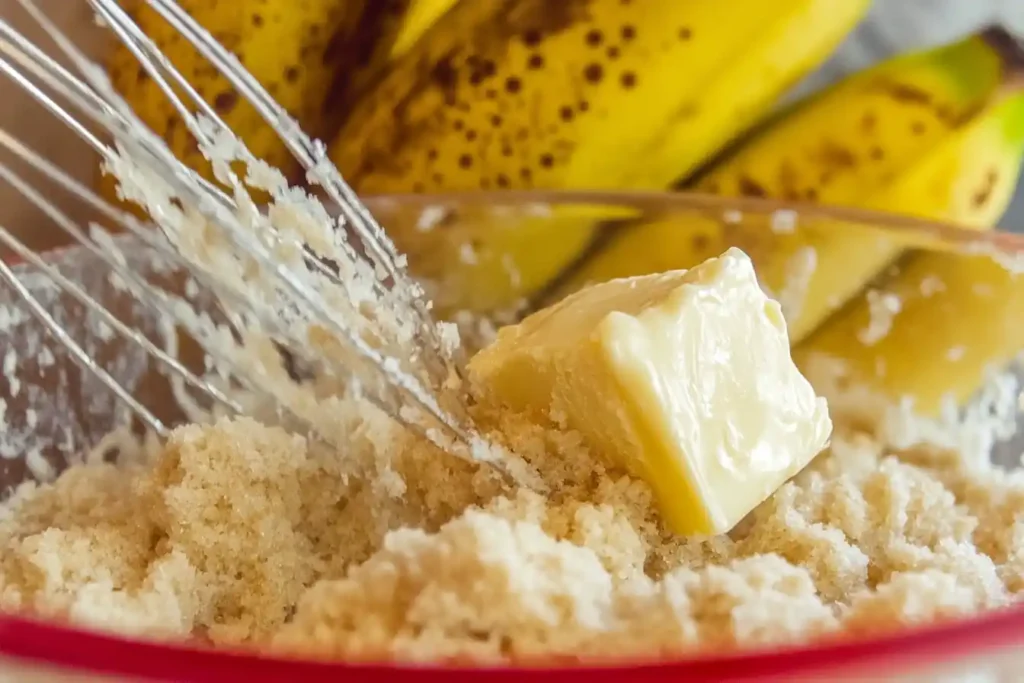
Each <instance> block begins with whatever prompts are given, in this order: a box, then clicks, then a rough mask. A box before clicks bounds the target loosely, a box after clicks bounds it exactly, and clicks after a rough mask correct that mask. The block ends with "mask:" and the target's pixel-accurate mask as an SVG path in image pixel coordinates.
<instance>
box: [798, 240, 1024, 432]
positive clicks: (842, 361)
mask: <svg viewBox="0 0 1024 683" xmlns="http://www.w3.org/2000/svg"><path fill="white" fill-rule="evenodd" d="M874 291H876V292H878V293H879V296H876V297H871V298H867V297H865V298H860V297H858V298H857V299H855V300H853V301H851V302H850V303H849V304H848V305H847V307H845V308H844V309H842V310H841V311H839V313H837V314H836V315H835V316H833V318H831V319H829V320H828V321H827V322H826V323H825V324H824V325H823V326H822V327H820V328H819V329H818V330H816V331H815V332H814V333H813V334H812V335H811V336H810V337H808V338H807V339H806V340H805V341H804V342H803V343H802V344H800V345H799V346H797V347H796V348H795V349H794V350H793V357H794V359H795V360H796V362H797V364H798V365H799V366H800V368H801V370H803V371H804V373H805V374H806V375H807V377H808V379H810V380H811V382H812V383H813V384H814V385H815V387H817V388H818V390H819V391H821V392H823V393H824V394H825V395H826V396H827V397H828V398H829V399H830V400H835V401H836V402H837V405H842V400H841V399H842V396H841V395H840V394H837V393H834V392H843V393H846V392H849V391H850V389H851V387H856V388H863V389H867V390H869V392H870V393H869V394H868V395H874V396H877V397H879V398H883V399H889V400H891V401H896V400H899V399H901V398H903V397H908V398H911V399H913V401H914V408H915V411H916V412H918V413H919V414H922V415H927V416H931V415H936V414H938V413H939V412H940V409H941V407H942V402H943V399H944V397H946V396H949V397H951V398H952V399H954V400H955V401H956V402H957V403H958V404H962V403H963V402H964V401H965V400H966V399H968V398H970V397H971V395H972V394H974V392H975V391H976V390H977V389H978V387H979V386H980V385H981V383H982V382H983V380H984V378H985V373H986V371H987V370H988V369H989V368H995V369H999V368H1000V367H1003V366H1005V365H1006V363H1008V362H1009V361H1010V360H1012V359H1013V358H1014V357H1015V356H1016V355H1017V354H1018V353H1020V352H1021V351H1022V350H1024V316H1022V315H1021V311H1022V310H1024V275H1020V274H1017V273H1016V272H1014V271H1013V270H1010V269H1007V268H1006V267H1004V266H1003V265H1001V264H1000V263H997V262H996V261H994V260H993V259H992V258H991V257H988V256H965V255H963V254H959V255H958V254H948V253H942V254H938V253H922V252H916V253H914V254H913V255H911V256H910V257H909V258H908V259H907V261H906V262H905V263H904V264H902V265H901V267H900V268H899V270H898V272H897V273H896V274H894V275H891V276H890V277H887V278H885V279H883V280H882V281H881V282H879V283H878V284H877V289H875V290H874ZM880 297H886V298H887V299H888V300H889V301H893V302H898V306H897V307H894V308H891V309H889V310H884V308H885V307H884V306H883V307H877V306H876V305H873V303H872V302H873V300H874V301H878V300H879V299H880ZM890 297H891V298H890ZM873 309H874V310H873ZM897 309H898V310H897ZM879 326H881V327H879ZM883 405H884V402H878V404H877V407H880V406H883ZM858 408H862V407H858Z"/></svg>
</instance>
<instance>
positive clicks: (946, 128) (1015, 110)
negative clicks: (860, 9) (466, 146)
mask: <svg viewBox="0 0 1024 683" xmlns="http://www.w3.org/2000/svg"><path fill="white" fill-rule="evenodd" d="M1020 67H1021V62H1020V57H1019V54H1015V50H1014V46H1013V45H1012V39H1009V37H1008V36H1007V35H1006V34H1005V33H1003V32H1001V31H999V30H989V31H985V32H983V33H981V34H979V35H977V36H972V37H970V38H967V39H965V40H962V41H960V42H957V43H955V44H952V45H948V46H944V47H941V48H938V49H933V50H930V51H926V52H920V53H916V54H911V55H907V56H902V57H898V58H896V59H893V60H890V61H888V62H886V63H883V64H881V65H879V66H877V67H875V68H873V69H870V70H868V71H866V72H864V73H861V74H858V75H855V76H852V77H850V78H848V79H847V80H845V81H844V82H842V83H840V84H838V85H836V86H834V87H833V88H831V89H830V90H828V91H826V92H824V93H822V94H819V95H817V96H815V97H813V98H812V99H811V100H809V101H808V102H807V103H805V104H804V105H802V106H798V107H796V108H795V109H793V110H792V111H790V112H789V113H787V114H786V115H785V116H783V117H781V118H780V119H778V120H777V121H775V122H773V123H772V124H771V125H770V126H768V127H767V128H766V129H764V130H763V131H761V132H759V133H758V134H757V135H756V136H755V137H754V138H753V139H751V140H750V141H748V142H747V143H745V144H744V145H743V146H741V147H740V148H739V150H738V151H736V152H735V153H734V154H732V155H731V156H729V157H728V158H726V159H725V160H724V161H723V162H722V163H721V164H720V165H718V166H716V167H714V168H713V169H712V170H711V171H710V172H709V173H708V174H706V176H705V177H704V178H702V179H701V180H700V181H699V182H698V183H697V185H696V188H697V189H699V190H702V191H705V192H710V193H718V194H724V195H729V196H738V195H739V196H754V197H774V198H785V199H790V200H803V201H808V202H822V203H828V204H833V205H845V206H853V207H859V208H870V209H879V210H886V211H890V212H894V213H901V214H907V215H912V216H917V217H923V218H932V219H944V220H951V221H955V222H959V223H962V224H965V225H969V226H975V227H988V226H991V225H992V224H993V222H994V221H996V220H998V218H999V216H1000V215H1001V213H1002V210H1003V208H1004V205H1003V204H1002V203H1001V202H1002V200H1003V199H1004V198H1005V197H1007V196H1008V193H1009V192H1010V191H1011V189H1012V188H1013V186H1014V183H1015V181H1016V173H1015V171H1014V169H1013V162H1014V159H1015V156H1016V154H1017V151H1018V150H1017V149H1016V148H1013V147H1012V146H1010V145H1008V143H1007V140H1008V138H1007V136H1006V135H1005V128H1006V122H1007V120H1009V119H1011V118H1012V117H1014V116H1016V115H1018V114H1019V112H1020V106H1019V104H1020V103H1019V100H1020V96H1019V94H1016V91H1018V90H1020V89H1021V88H1022V85H1024V83H1022V82H1021V80H1020V77H1021V73H1020ZM683 223H684V221H681V220H678V219H675V220H671V221H659V222H651V223H646V224H641V225H636V226H628V227H624V228H621V229H619V230H618V232H617V233H616V234H614V235H613V236H611V237H610V238H608V239H607V240H606V242H605V244H604V245H603V248H601V249H599V250H596V253H595V254H594V255H593V256H591V257H590V258H589V259H588V260H586V261H584V262H583V263H582V264H580V265H579V266H578V267H577V268H576V269H575V270H574V271H573V272H572V273H569V274H567V275H566V276H565V277H563V279H562V282H561V283H560V286H559V287H557V288H554V291H553V292H551V295H552V296H553V297H558V296H561V295H562V294H564V293H566V292H568V291H570V290H572V289H576V288H578V287H579V286H580V285H582V284H584V283H586V282H588V281H598V280H605V279H609V278H612V277H619V276H623V275H635V274H640V273H645V272H652V271H656V270H661V269H668V268H680V267H689V266H692V265H694V264H696V263H699V262H701V261H703V260H704V259H706V258H708V257H709V256H712V255H714V254H717V253H721V252H722V251H723V250H724V249H725V248H726V247H728V246H740V247H742V248H744V249H745V250H746V251H747V252H748V253H750V255H751V257H752V258H753V259H754V261H755V263H756V264H757V266H758V272H759V275H760V277H761V278H762V281H763V282H764V283H765V284H766V286H767V287H768V288H769V289H771V290H772V291H773V292H776V293H779V292H780V291H782V290H784V289H785V288H786V285H787V281H788V280H789V279H790V278H791V277H792V276H793V273H794V271H793V269H794V264H795V263H799V262H800V258H801V255H803V254H810V255H811V256H809V258H811V259H813V263H812V266H813V273H808V274H807V281H806V282H805V283H803V287H802V288H803V295H802V297H801V298H802V301H801V305H800V306H799V310H796V311H787V313H788V316H789V324H790V334H791V337H792V339H793V341H794V342H796V341H799V340H800V339H802V338H803V337H805V336H806V335H807V334H808V333H809V332H810V331H811V330H813V329H814V328H815V327H816V326H817V325H818V324H819V323H820V322H821V321H822V320H824V319H825V318H826V317H827V316H828V315H829V313H831V312H832V311H834V310H835V309H836V308H838V307H839V306H841V305H842V304H843V303H844V302H845V301H846V300H848V299H849V298H850V297H851V296H853V295H854V294H855V293H856V292H857V291H858V290H859V289H860V288H861V287H862V286H863V284H864V283H865V282H866V281H867V280H869V279H870V278H871V277H873V276H874V275H875V274H877V273H878V272H879V271H880V270H881V269H882V268H884V266H885V265H886V264H887V263H890V262H891V261H892V259H893V258H895V257H896V256H897V255H898V253H899V252H900V251H901V250H902V249H904V248H905V247H906V246H907V245H906V243H905V242H902V241H901V240H898V239H895V238H893V237H892V236H886V235H884V234H880V233H879V232H877V231H873V230H870V229H868V228H866V227H865V226H856V225H852V226H851V225H842V224H839V223H836V222H826V221H821V220H819V221H817V222H816V223H815V224H813V225H810V224H808V225H804V226H801V227H800V228H799V229H797V230H795V231H794V230H778V229H775V230H773V229H772V228H771V226H770V225H769V223H770V220H766V219H765V218H764V217H761V218H760V219H759V218H758V217H744V218H742V219H741V220H738V221H734V222H733V223H732V224H730V223H729V222H727V221H721V220H717V219H715V220H713V219H709V218H708V217H706V216H695V217H694V219H693V220H688V221H685V224H683ZM809 249H810V250H813V251H809Z"/></svg>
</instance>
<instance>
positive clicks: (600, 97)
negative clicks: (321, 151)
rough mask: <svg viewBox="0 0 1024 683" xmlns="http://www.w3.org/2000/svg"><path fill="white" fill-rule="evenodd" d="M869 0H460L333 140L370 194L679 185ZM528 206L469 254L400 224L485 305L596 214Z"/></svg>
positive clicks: (568, 253)
mask: <svg viewBox="0 0 1024 683" xmlns="http://www.w3.org/2000/svg"><path fill="white" fill-rule="evenodd" d="M869 4H870V3H869V2H868V0H845V1H844V2H835V0H784V2H781V3H780V2H776V3H765V2H763V0H730V2H728V3H723V2H721V0H676V1H671V0H562V1H561V2H552V1H550V0H461V1H460V2H458V3H456V4H455V6H454V7H452V8H451V9H450V10H449V11H448V12H447V13H445V14H444V16H443V17H441V19H440V20H438V21H437V22H436V23H435V24H434V25H433V26H432V27H431V28H430V29H429V30H428V31H427V32H426V34H424V36H423V37H422V39H421V40H420V41H418V42H417V43H416V44H415V45H414V46H413V47H412V48H411V49H410V50H409V51H408V52H407V53H406V54H405V55H403V56H402V57H401V58H400V59H398V60H397V61H396V62H395V63H394V64H393V65H392V66H391V67H390V69H389V70H388V72H387V73H386V74H385V76H384V78H383V79H382V80H381V81H380V82H379V83H377V84H375V86H374V87H373V88H372V89H371V90H370V91H369V92H368V93H367V95H366V96H365V97H364V98H362V99H361V101H360V102H359V103H358V104H357V105H356V107H355V109H354V111H353V112H352V114H351V116H350V117H349V118H348V120H347V123H346V125H345V126H344V127H343V129H342V130H341V132H340V134H339V135H338V136H337V138H336V139H335V140H334V142H333V143H332V145H331V147H330V153H331V157H332V159H333V160H334V162H335V163H336V164H337V165H338V166H339V168H340V169H341V171H342V172H343V173H344V174H345V176H346V178H347V179H348V180H349V182H350V183H351V184H352V185H353V186H354V187H355V188H356V190H357V191H359V192H363V193H382V192H385V193H386V192H408V191H412V192H421V191H435V190H477V189H489V188H491V189H502V188H576V189H581V188H585V189H591V188H613V189H628V188H665V187H668V186H670V185H671V184H672V183H673V182H674V181H676V180H677V179H678V178H679V177H680V176H682V175H686V174H687V173H689V172H690V171H691V170H692V169H694V168H696V167H697V166H698V165H700V164H701V163H702V162H704V161H705V160H706V159H707V158H708V157H709V156H711V155H712V154H713V153H715V152H716V151H717V150H718V149H719V148H721V147H722V146H723V145H724V144H726V143H727V142H728V141H729V140H731V139H732V138H733V137H734V136H736V135H737V134H738V133H739V132H740V131H742V130H743V129H745V128H746V127H748V126H749V125H751V124H752V123H753V122H755V121H756V120H757V119H758V118H760V117H761V116H762V115H763V114H764V113H765V112H766V111H767V110H768V109H769V108H770V107H771V106H772V105H773V104H774V103H775V101H776V100H777V98H778V97H779V96H780V95H781V94H782V93H783V92H784V91H785V90H786V89H787V87H788V86H789V85H791V84H792V83H793V82H794V81H796V80H797V79H798V78H799V77H801V76H802V75H803V74H805V73H806V72H808V71H809V70H810V69H812V68H813V67H814V66H816V65H817V64H818V63H819V62H820V61H821V60H822V59H823V58H824V57H825V56H826V55H827V54H828V53H829V52H830V51H831V49H832V48H833V47H834V45H835V44H836V43H837V42H838V41H839V40H840V39H841V38H842V37H843V36H844V35H845V34H846V33H847V32H848V31H849V29H850V28H851V27H852V26H853V25H854V24H855V23H856V22H857V21H858V20H859V19H860V17H861V16H862V15H863V13H864V12H865V10H866V8H867V6H868V5H869ZM726 5H727V6H726ZM725 17H728V19H727V20H726V19H725ZM526 223H528V224H527V225H524V226H523V229H522V232H521V236H520V238H519V239H516V238H515V237H514V236H508V235H507V236H508V239H504V238H502V240H501V241H500V243H499V244H494V243H492V241H491V235H490V234H489V232H488V230H487V226H481V227H480V231H479V234H475V235H472V236H470V237H469V239H470V241H471V242H472V243H473V246H474V248H475V251H476V252H477V257H475V258H473V259H470V260H469V261H470V262H467V260H466V259H465V258H464V256H465V254H464V250H463V249H462V248H461V245H452V244H447V245H446V244H445V242H446V241H447V242H449V243H450V242H451V240H450V239H446V237H445V236H444V235H443V234H441V232H440V231H439V232H438V233H437V234H436V235H435V236H433V237H432V236H431V235H429V234H428V235H422V234H413V233H414V232H415V231H414V230H409V231H401V230H399V231H397V232H396V233H395V234H394V238H395V240H396V242H398V244H399V246H400V247H402V248H403V249H405V250H406V251H407V252H409V256H410V260H411V262H414V263H419V264H421V265H424V264H425V265H426V266H427V267H429V268H430V269H431V271H433V272H437V273H447V274H449V275H452V276H453V278H454V280H451V282H452V283H453V284H452V287H457V288H458V291H460V292H462V293H463V294H464V296H465V297H469V299H468V300H466V299H462V300H460V299H459V298H458V297H456V298H452V299H450V300H449V301H447V302H446V303H448V304H450V305H452V306H460V305H463V304H468V305H472V306H473V307H477V308H480V307H484V308H486V307H490V306H492V305H500V304H503V303H509V302H510V301H512V300H514V299H516V298H518V297H520V296H523V295H529V294H532V293H534V292H535V291H536V290H537V289H538V288H540V287H542V286H543V285H544V284H545V283H547V282H548V281H549V280H550V279H551V278H552V277H553V276H554V275H555V274H556V273H558V272H559V271H560V270H562V269H563V268H564V267H565V266H566V264H567V263H569V262H570V261H571V260H572V259H573V258H574V257H575V256H576V255H577V254H578V253H579V251H580V249H581V248H582V247H583V246H585V245H586V243H587V242H588V241H589V239H590V238H591V236H592V234H593V230H594V222H593V221H592V220H590V221H586V220H581V219H580V218H579V217H578V216H575V217H573V218H572V219H567V221H566V224H565V225H564V226H563V227H564V229H558V228H556V227H554V224H553V222H552V221H551V219H546V220H545V223H544V226H543V228H541V227H539V226H537V225H532V224H529V221H527V222H526ZM398 227H400V226H398ZM426 253H429V258H427V256H426V255H425V254H426ZM507 271H512V272H514V273H515V275H516V277H515V278H511V279H510V278H509V277H508V276H507V274H506V273H507ZM447 291H449V292H450V291H452V288H448V289H447Z"/></svg>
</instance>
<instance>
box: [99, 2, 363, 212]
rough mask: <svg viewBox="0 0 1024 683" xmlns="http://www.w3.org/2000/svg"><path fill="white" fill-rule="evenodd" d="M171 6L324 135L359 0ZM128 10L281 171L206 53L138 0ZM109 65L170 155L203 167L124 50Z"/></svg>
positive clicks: (281, 154) (263, 129) (261, 127)
mask: <svg viewBox="0 0 1024 683" xmlns="http://www.w3.org/2000/svg"><path fill="white" fill-rule="evenodd" d="M180 4H181V5H182V7H183V8H184V9H185V10H186V11H187V12H188V13H189V14H191V15H192V16H193V17H194V18H195V19H196V20H197V21H198V22H199V23H200V24H201V25H202V26H203V27H204V28H206V29H207V30H208V31H210V32H211V33H212V34H213V35H214V36H215V37H216V38H217V39H218V40H220V41H221V43H222V44H224V46H225V47H227V48H229V49H230V50H231V51H232V52H234V53H235V54H236V55H237V56H238V57H239V59H240V60H241V62H242V63H243V64H244V65H245V66H246V68H248V70H249V71H250V72H251V73H252V74H253V76H255V77H256V79H257V80H258V81H259V82H260V83H261V84H262V85H263V86H264V87H266V88H267V89H268V90H269V91H270V93H271V94H272V95H273V96H274V97H275V99H277V101H278V102H279V103H281V105H282V106H283V107H284V108H285V109H287V110H288V111H289V112H290V113H291V114H292V115H293V116H294V117H296V119H298V121H299V123H300V124H301V125H302V127H303V129H304V130H306V131H307V132H308V133H310V134H311V135H313V136H317V137H322V136H325V133H326V131H327V125H328V124H329V121H330V117H329V116H328V112H327V111H326V110H325V106H324V105H325V102H326V101H327V98H328V97H329V96H330V93H331V92H332V89H333V88H335V87H336V79H337V78H338V75H339V73H340V71H341V70H342V69H345V68H347V67H348V65H349V62H350V61H351V59H350V57H351V54H352V52H351V51H352V50H355V49H357V47H358V46H357V45H356V43H355V41H354V40H353V38H354V36H355V34H356V31H357V29H358V28H359V24H360V20H361V17H362V15H363V11H364V8H365V6H366V4H367V0H321V1H319V2H300V3H294V2H289V1H288V0H268V1H266V2H261V3H246V2H227V1H226V0H180ZM134 12H135V18H136V20H137V21H138V23H139V25H140V26H141V27H142V29H143V30H144V31H145V32H146V33H147V35H149V36H150V37H151V38H152V39H153V40H154V41H155V42H156V44H157V45H158V46H159V47H160V49H161V50H162V51H163V53H164V54H165V55H166V56H167V57H168V59H169V60H170V61H171V63H172V64H174V65H175V66H176V67H177V68H178V69H179V70H180V71H181V72H182V73H183V74H184V76H185V77H186V78H187V79H188V81H189V83H191V84H192V85H193V86H194V87H195V88H196V89H197V90H198V92H199V93H200V95H202V97H203V98H204V99H205V100H206V101H207V102H208V103H210V104H211V105H212V106H213V107H214V109H215V110H216V111H217V112H218V114H219V115H220V116H221V117H222V118H223V119H224V120H225V122H227V124H228V125H230V126H231V128H232V129H233V130H234V131H235V132H236V133H237V134H238V135H239V136H240V137H241V138H242V140H243V141H244V142H245V143H246V144H247V145H248V146H249V148H250V149H251V150H252V151H253V153H254V154H256V155H257V156H258V157H261V158H263V159H265V160H266V161H268V162H269V163H271V164H274V165H275V166H278V167H279V168H282V169H283V170H286V171H287V170H291V168H292V164H293V163H294V162H293V161H292V158H291V156H290V154H289V153H288V151H287V149H286V148H285V146H284V144H283V143H282V142H281V141H280V140H279V139H278V138H277V136H276V135H275V134H274V132H273V131H272V129H271V128H270V127H269V126H267V125H266V123H264V121H263V119H262V118H261V117H260V115H259V114H258V113H257V112H256V110H255V109H254V108H252V107H251V106H249V104H248V103H247V102H246V101H245V100H244V99H243V98H242V97H240V96H239V95H238V94H237V93H236V91H235V89H234V88H233V87H231V86H230V85H229V84H228V82H227V81H226V80H225V79H224V78H223V77H221V76H220V75H219V74H218V73H217V71H216V70H215V69H214V67H213V66H212V65H211V64H210V63H209V61H208V60H206V59H204V58H203V57H201V56H200V54H199V53H198V52H197V51H196V50H195V49H194V48H193V47H192V46H191V44H190V43H189V42H188V41H186V40H184V39H183V38H181V36H180V34H179V33H178V32H177V31H176V30H175V29H174V28H173V27H172V26H171V25H170V24H168V23H167V22H166V21H164V20H163V19H162V18H161V17H160V16H159V15H158V14H157V13H156V12H155V11H154V10H153V9H151V8H150V7H148V6H147V5H145V4H144V3H139V5H138V6H136V7H135V8H134ZM109 70H110V76H111V79H112V81H113V83H114V86H115V87H116V88H117V89H118V91H119V92H120V93H121V94H122V96H123V97H125V99H126V100H127V101H128V103H129V104H130V105H131V106H132V108H133V109H134V111H135V112H136V113H137V114H138V115H139V117H140V118H142V120H143V121H144V122H146V123H147V124H148V125H149V126H151V127H152V128H153V130H154V131H155V132H156V133H157V134H159V135H161V136H162V137H164V139H165V140H166V141H167V142H168V144H169V146H170V148H171V150H172V151H173V152H174V153H175V155H176V156H178V158H179V159H181V160H182V161H184V162H185V163H186V164H188V165H189V166H191V167H193V168H195V169H197V170H199V171H201V172H204V173H208V172H209V165H208V163H207V162H206V160H205V159H203V157H202V154H201V153H200V152H199V151H198V150H197V149H196V146H195V143H194V140H193V138H192V136H191V134H190V133H189V132H188V130H187V129H186V128H185V126H184V122H183V121H182V120H181V118H180V116H179V115H178V113H177V111H176V110H175V109H174V107H173V106H172V105H171V103H170V101H169V100H168V98H167V97H166V96H165V95H164V93H163V92H162V91H161V90H160V88H159V87H158V86H157V84H156V83H155V82H154V81H153V80H152V79H151V78H149V77H148V76H147V75H146V73H145V71H144V70H143V69H142V67H141V66H140V65H139V62H138V60H137V59H136V58H135V57H134V56H133V54H132V53H131V52H130V51H129V50H128V49H127V48H125V47H124V46H122V45H118V47H117V48H115V51H114V53H113V54H112V56H111V59H110V64H109ZM103 186H104V191H105V192H106V193H108V196H112V194H110V193H112V188H113V183H112V182H111V181H109V180H106V181H104V182H103Z"/></svg>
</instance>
